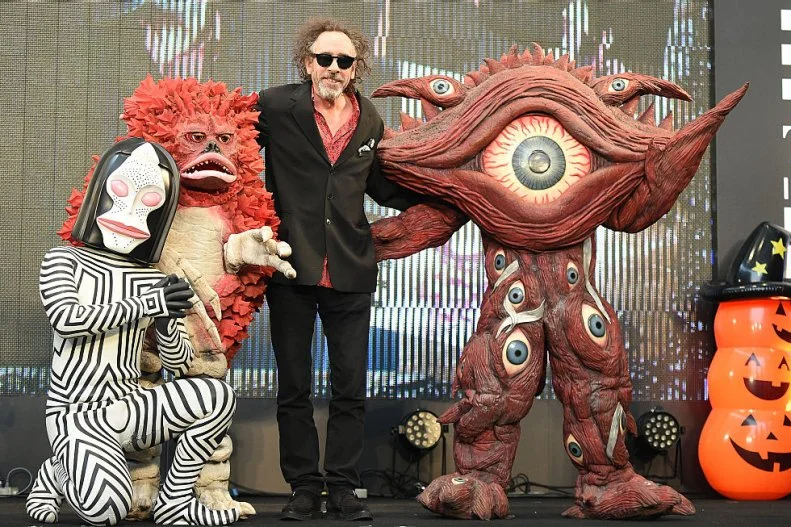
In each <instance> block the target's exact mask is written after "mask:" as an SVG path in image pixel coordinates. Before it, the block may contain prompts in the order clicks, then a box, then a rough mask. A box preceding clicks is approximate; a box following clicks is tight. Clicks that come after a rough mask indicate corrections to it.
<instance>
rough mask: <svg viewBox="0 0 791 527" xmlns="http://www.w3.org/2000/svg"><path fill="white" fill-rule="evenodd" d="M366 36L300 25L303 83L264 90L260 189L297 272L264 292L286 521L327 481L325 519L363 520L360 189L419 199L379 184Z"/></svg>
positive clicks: (364, 310)
mask: <svg viewBox="0 0 791 527" xmlns="http://www.w3.org/2000/svg"><path fill="white" fill-rule="evenodd" d="M368 50H369V46H368V42H367V40H366V39H365V37H364V36H363V35H361V34H360V33H359V32H357V31H355V30H353V29H350V28H347V27H345V26H344V25H342V24H341V23H339V22H338V21H335V20H331V19H321V20H311V21H309V22H307V23H306V24H305V25H303V26H302V28H301V29H300V31H299V33H298V35H297V39H296V43H295V49H294V56H293V58H294V62H295V63H296V65H297V67H298V68H299V70H300V73H301V75H302V78H303V81H304V82H302V83H301V84H289V85H286V86H278V87H274V88H270V89H267V90H263V91H262V92H261V93H260V94H259V102H258V107H257V109H258V110H259V111H260V112H261V114H260V117H259V124H258V130H259V132H260V135H259V138H258V141H259V143H260V145H261V147H263V148H264V149H265V155H264V159H265V162H266V173H265V180H266V187H267V189H269V190H270V191H271V192H272V193H273V195H274V200H275V208H276V210H277V213H278V215H279V216H280V219H281V221H282V223H281V224H280V230H279V237H280V239H282V240H284V241H286V242H288V243H289V244H290V245H291V248H292V250H293V258H292V259H291V260H292V261H291V263H292V265H293V266H294V268H295V269H296V271H297V277H296V279H294V280H288V279H286V278H285V277H282V276H273V277H272V282H271V283H270V285H269V289H268V291H267V293H266V298H267V302H268V303H269V312H270V324H271V326H270V327H271V332H272V345H273V348H274V351H275V359H276V360H277V368H278V383H279V385H278V394H277V404H278V409H277V421H278V428H279V432H280V467H281V470H282V471H283V476H284V478H285V479H286V481H287V482H288V483H289V484H290V485H291V488H292V490H293V493H292V496H291V499H290V500H289V502H288V503H287V504H286V506H285V507H284V508H283V516H282V517H283V518H284V519H298V520H304V519H310V518H316V517H319V516H320V514H321V512H320V511H321V501H320V494H321V491H322V489H323V487H324V484H325V482H326V484H327V488H328V491H329V499H328V502H327V513H328V515H330V516H332V517H335V518H342V519H347V520H366V519H367V520H370V519H371V518H372V516H371V513H370V511H369V510H368V508H367V506H366V505H365V504H364V502H362V501H360V500H358V499H357V497H356V496H355V494H354V489H355V488H356V487H359V486H360V476H359V473H358V470H357V466H356V465H357V462H358V460H359V458H360V455H361V454H362V450H363V417H364V412H365V408H364V404H365V387H366V368H367V363H368V334H369V326H370V313H371V293H372V292H373V291H374V290H375V289H376V277H377V272H378V268H377V265H376V259H375V255H374V245H373V241H372V239H371V231H370V225H369V224H368V221H367V219H366V217H365V212H364V210H363V200H364V195H365V194H368V195H370V196H371V197H372V198H373V199H374V200H375V201H377V202H378V203H380V204H381V205H385V206H389V207H394V208H398V209H400V210H404V209H406V208H407V207H409V206H411V205H413V204H415V203H417V202H418V198H417V196H416V195H414V194H412V193H411V192H408V191H407V190H405V189H403V188H401V187H399V186H398V185H396V184H394V183H391V182H389V181H387V180H386V179H385V178H384V177H383V175H382V174H381V172H380V171H379V168H378V165H377V161H376V155H375V154H376V146H377V145H378V143H379V140H380V139H381V138H382V133H383V130H384V124H383V123H382V119H381V117H380V116H379V114H378V113H377V111H376V108H375V107H374V106H373V104H371V102H370V101H369V100H368V99H366V98H365V97H362V96H361V95H360V93H359V92H358V91H356V90H355V89H354V84H355V81H356V80H357V79H358V76H359V75H360V74H364V73H366V72H367V71H368V65H367V62H366V60H367V58H368ZM317 312H318V314H319V316H320V317H321V320H322V323H323V325H324V332H325V334H326V337H327V345H328V350H329V359H330V369H331V373H330V383H331V387H332V397H331V399H330V408H329V421H328V423H327V443H326V448H325V456H324V470H325V472H326V477H325V476H323V475H322V474H321V472H319V466H318V465H319V444H318V435H317V432H316V426H315V423H314V421H313V404H312V402H311V399H310V396H311V379H312V375H313V373H312V360H311V341H312V339H313V327H314V323H315V319H316V313H317Z"/></svg>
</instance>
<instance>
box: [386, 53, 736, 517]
mask: <svg viewBox="0 0 791 527" xmlns="http://www.w3.org/2000/svg"><path fill="white" fill-rule="evenodd" d="M485 62H486V65H485V66H482V67H481V68H480V69H479V70H478V71H473V72H471V73H469V74H468V75H467V76H466V77H465V79H464V83H463V84H462V83H459V82H457V81H456V80H454V79H452V78H449V77H445V76H441V75H432V76H429V77H423V78H417V79H404V80H399V81H395V82H392V83H389V84H386V85H384V86H382V87H380V88H379V89H378V90H376V91H375V92H374V93H373V96H374V97H377V96H404V97H410V98H415V99H420V100H421V102H422V105H423V113H424V114H425V115H426V117H427V122H425V123H422V122H420V121H417V120H415V119H411V118H409V117H405V118H402V125H403V126H402V130H401V132H400V133H396V132H394V131H392V130H389V131H388V132H387V133H386V135H385V137H386V138H385V139H384V140H382V142H381V143H380V145H379V147H378V156H379V161H380V164H381V166H382V168H383V170H385V172H386V173H387V175H388V177H389V178H390V179H392V180H393V181H396V182H397V183H399V184H401V185H403V186H405V187H407V188H410V189H412V190H414V191H417V192H420V193H422V194H424V195H428V196H431V197H433V198H435V199H438V200H440V201H441V202H443V203H444V204H443V205H437V206H431V205H419V206H417V207H414V208H413V209H410V210H408V211H405V212H404V213H402V214H401V215H399V216H397V217H394V218H388V219H385V220H381V221H379V222H377V223H375V224H374V228H373V232H374V239H375V241H376V244H377V257H378V258H379V259H385V258H397V257H402V256H405V255H408V254H412V253H414V252H416V251H418V250H420V249H422V248H424V247H427V246H433V245H437V244H439V243H442V242H444V241H445V240H447V239H448V238H449V237H450V235H451V234H452V233H453V232H454V231H455V230H457V229H458V228H459V227H460V226H461V225H463V224H464V223H465V222H466V221H468V219H471V220H472V221H473V222H474V223H475V224H476V225H477V226H478V227H480V229H481V231H482V236H483V244H484V250H485V266H486V275H487V277H488V280H489V286H488V288H487V290H486V292H485V293H484V297H483V300H482V305H481V317H480V322H479V323H478V327H477V328H476V331H475V334H474V335H473V336H472V338H471V339H470V340H469V342H468V343H467V345H466V346H465V348H464V351H463V353H462V355H461V359H460V361H459V364H458V367H457V370H456V378H455V381H454V390H456V391H460V392H461V393H462V395H463V397H462V398H461V399H460V400H458V401H457V402H456V403H455V404H454V405H453V406H452V407H451V408H450V409H449V410H448V411H447V412H445V414H443V415H442V416H441V418H440V421H441V422H443V423H454V431H455V437H454V457H455V461H456V467H457V470H458V472H456V473H454V474H450V475H446V476H442V477H440V478H438V479H436V480H434V481H433V482H432V483H431V484H430V485H429V487H428V488H427V489H426V490H425V491H424V492H423V493H422V494H421V495H420V496H419V497H418V499H419V500H420V502H421V503H423V505H425V506H426V507H427V508H429V509H431V510H432V511H434V512H437V513H439V514H443V515H446V516H452V517H458V518H472V517H477V518H483V519H489V518H492V517H494V518H497V517H505V516H507V515H508V500H507V498H506V495H505V491H504V488H505V487H506V485H507V484H508V481H509V479H510V476H511V468H512V465H513V461H514V456H515V454H516V447H517V443H518V441H519V434H520V428H519V422H520V421H521V420H522V418H523V417H524V416H525V415H526V414H527V412H528V411H529V410H530V407H531V405H532V402H533V399H534V397H535V396H536V395H537V393H538V391H539V390H540V389H541V388H540V387H541V386H542V385H543V379H544V375H545V369H546V363H545V361H546V358H547V356H548V357H549V362H550V365H551V367H552V373H553V377H552V382H553V386H554V389H555V392H556V394H557V396H558V398H559V399H560V401H561V403H562V404H563V407H564V424H563V438H564V443H565V446H566V451H567V453H568V455H569V457H570V458H571V460H572V462H573V463H574V464H575V465H576V466H577V468H578V469H579V471H580V475H579V477H578V479H577V485H576V500H575V505H574V506H572V507H571V508H569V509H568V510H567V511H565V513H564V515H565V516H570V517H574V518H640V517H651V516H657V515H661V514H683V515H688V514H693V513H694V511H695V509H694V507H693V506H692V504H691V503H690V502H689V501H688V500H687V499H686V498H684V497H683V496H681V495H680V494H678V493H677V492H676V491H674V490H673V489H671V488H670V487H667V486H658V485H656V484H654V483H653V482H650V481H647V480H646V479H644V478H643V477H641V476H639V475H637V474H636V473H635V472H634V470H633V469H632V466H631V465H630V463H629V453H628V452H627V450H626V446H625V444H624V434H625V433H626V431H627V430H632V431H634V430H635V423H634V418H633V417H632V416H631V414H630V413H629V404H630V402H631V393H632V387H631V381H630V377H629V372H628V361H627V356H626V351H625V349H624V344H623V338H622V336H621V330H620V326H619V324H618V320H617V318H616V315H615V311H614V310H613V308H612V307H611V306H610V305H609V304H608V303H607V302H606V301H605V300H604V299H602V298H601V296H600V295H599V292H598V290H597V289H596V287H595V285H594V282H593V277H594V270H595V254H594V247H595V244H594V243H593V235H594V231H595V229H596V228H597V227H599V226H600V225H604V226H605V227H608V228H610V229H614V230H619V231H626V232H636V231H640V230H642V229H645V228H646V227H648V226H649V225H651V224H652V223H654V222H656V221H657V220H658V219H659V218H661V217H662V216H663V215H664V214H665V213H666V212H667V211H668V210H669V209H670V208H671V207H672V206H673V204H674V203H675V200H676V199H677V197H678V195H679V194H680V193H681V191H682V190H683V189H684V188H685V187H686V186H687V184H688V183H689V181H690V180H691V179H692V177H693V176H694V174H695V171H696V170H697V167H698V165H699V163H700V160H701V157H702V156H703V153H704V151H705V150H706V147H707V146H708V144H709V142H710V141H711V140H712V138H713V136H714V133H715V132H716V130H717V128H718V127H719V125H720V124H721V123H722V122H723V120H724V119H725V116H726V115H727V114H728V112H729V111H730V110H731V109H732V108H733V107H734V106H735V105H736V104H737V103H738V102H739V100H740V99H741V98H742V96H743V95H744V93H745V92H746V89H747V87H746V86H744V87H742V88H741V89H739V90H737V91H736V92H734V93H732V94H730V95H728V96H727V97H725V98H724V99H723V100H722V101H721V102H720V103H719V104H718V105H717V106H716V107H715V108H713V109H712V110H710V111H708V112H706V113H705V114H703V115H702V116H700V117H699V118H698V119H697V120H695V121H694V122H692V123H690V124H688V125H687V126H685V127H684V128H683V129H681V130H679V131H678V132H674V131H673V130H672V117H671V116H669V117H668V118H666V119H664V120H663V121H662V123H660V124H659V126H655V125H654V123H653V117H652V116H653V105H652V106H651V107H650V108H648V109H647V110H646V111H645V112H644V113H643V114H642V115H640V116H639V117H637V118H635V116H634V112H635V110H636V108H637V104H638V102H639V98H640V96H641V95H644V94H655V95H661V96H665V97H671V98H677V99H683V100H689V96H688V95H687V94H686V93H685V92H684V90H682V89H681V88H679V87H678V86H676V85H674V84H672V83H670V82H668V81H664V80H660V79H655V78H652V77H648V76H645V75H640V74H635V73H624V74H621V75H614V76H609V77H603V78H600V79H593V78H592V73H591V68H590V67H581V68H577V67H575V64H574V62H573V61H571V62H570V61H569V59H568V56H563V57H561V58H560V59H557V60H555V59H554V58H553V57H552V54H551V53H550V54H547V55H545V54H544V52H543V50H542V49H541V47H539V46H537V45H535V46H534V48H533V50H532V51H530V50H526V51H525V52H524V53H523V54H519V53H518V52H517V49H516V46H514V47H513V48H512V49H511V50H510V52H509V53H508V54H506V55H503V56H502V58H501V59H500V60H499V61H497V60H494V59H486V60H485ZM440 109H441V110H440Z"/></svg>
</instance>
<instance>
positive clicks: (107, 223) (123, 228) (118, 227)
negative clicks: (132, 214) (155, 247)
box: [96, 218, 151, 240]
mask: <svg viewBox="0 0 791 527" xmlns="http://www.w3.org/2000/svg"><path fill="white" fill-rule="evenodd" d="M96 223H98V224H99V225H101V226H102V227H104V228H106V229H108V230H111V231H113V232H115V233H118V234H121V235H123V236H128V237H129V238H134V239H136V240H145V239H148V238H149V237H150V236H151V235H150V234H149V233H147V232H145V231H141V230H140V229H138V228H137V227H132V226H131V225H126V224H125V223H121V222H120V221H115V220H108V219H107V218H96Z"/></svg>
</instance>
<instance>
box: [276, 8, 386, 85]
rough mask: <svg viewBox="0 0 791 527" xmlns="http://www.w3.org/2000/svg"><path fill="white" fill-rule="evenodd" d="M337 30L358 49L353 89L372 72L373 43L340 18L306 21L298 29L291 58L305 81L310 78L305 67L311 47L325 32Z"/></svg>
mask: <svg viewBox="0 0 791 527" xmlns="http://www.w3.org/2000/svg"><path fill="white" fill-rule="evenodd" d="M327 31H337V32H340V33H343V34H345V35H346V36H347V37H349V39H350V40H351V41H352V44H354V49H355V50H356V51H357V62H356V64H357V69H356V70H355V75H354V78H353V79H352V80H351V81H350V82H349V86H348V87H347V88H346V89H347V90H353V89H354V86H355V83H357V82H361V81H362V78H363V77H364V76H365V75H366V74H368V73H370V72H371V67H370V66H369V65H368V55H369V53H370V50H371V45H370V44H369V43H368V39H367V38H366V37H365V35H363V34H362V33H360V32H359V31H357V30H356V29H354V28H351V27H347V26H346V25H344V24H343V23H342V22H340V21H339V20H335V19H334V18H313V19H311V20H308V21H307V22H305V23H304V24H303V25H302V27H300V28H299V31H297V36H296V38H295V39H294V51H293V53H292V55H291V59H292V60H293V61H294V64H295V65H296V66H297V69H298V70H299V76H300V77H302V80H303V81H308V80H310V74H309V73H308V70H307V69H306V68H305V59H306V58H307V57H310V56H311V53H312V52H311V49H310V47H311V46H312V45H313V43H314V42H316V39H317V38H319V35H321V34H322V33H324V32H327Z"/></svg>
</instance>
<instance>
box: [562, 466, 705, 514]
mask: <svg viewBox="0 0 791 527" xmlns="http://www.w3.org/2000/svg"><path fill="white" fill-rule="evenodd" d="M664 514H678V515H681V516H691V515H693V514H695V506H694V505H692V502H690V501H689V500H688V499H687V498H685V497H684V496H682V495H681V494H679V493H678V492H676V491H675V490H673V489H672V488H670V487H668V486H665V485H657V484H656V483H654V482H653V481H648V480H647V479H645V478H644V477H642V476H640V475H638V474H635V472H634V471H633V470H632V469H631V467H629V468H626V469H621V470H618V471H615V472H612V473H610V474H608V475H607V476H606V477H604V478H602V477H601V476H599V477H597V476H596V475H594V474H592V473H588V474H586V475H580V476H579V478H578V479H577V490H576V505H574V506H573V507H570V508H569V509H567V510H566V511H565V512H564V513H563V516H566V517H568V518H597V519H616V520H624V519H631V518H634V519H639V518H651V517H656V516H662V515H664Z"/></svg>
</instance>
